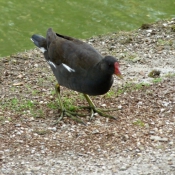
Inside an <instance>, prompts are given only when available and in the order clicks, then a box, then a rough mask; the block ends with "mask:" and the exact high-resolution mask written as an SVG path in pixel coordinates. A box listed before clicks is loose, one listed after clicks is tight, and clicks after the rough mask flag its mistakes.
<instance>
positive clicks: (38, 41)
mask: <svg viewBox="0 0 175 175" xmlns="http://www.w3.org/2000/svg"><path fill="white" fill-rule="evenodd" d="M31 40H32V41H33V42H34V44H35V45H36V46H37V47H39V49H40V50H41V51H42V52H45V51H47V42H46V38H44V37H43V36H41V35H36V34H34V35H32V37H31Z"/></svg>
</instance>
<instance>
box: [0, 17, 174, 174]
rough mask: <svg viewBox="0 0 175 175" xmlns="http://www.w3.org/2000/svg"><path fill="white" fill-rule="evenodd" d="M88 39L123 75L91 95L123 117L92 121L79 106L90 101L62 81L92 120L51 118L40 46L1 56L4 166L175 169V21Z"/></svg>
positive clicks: (20, 169)
mask: <svg viewBox="0 0 175 175" xmlns="http://www.w3.org/2000/svg"><path fill="white" fill-rule="evenodd" d="M86 42H88V43H89V44H92V45H93V46H94V47H95V48H97V49H98V50H99V51H100V52H101V53H102V54H103V55H113V56H116V57H117V58H119V61H120V63H121V72H122V73H123V75H124V78H125V80H123V81H120V80H118V79H117V78H115V82H114V85H113V87H112V88H111V90H110V91H109V92H108V93H107V94H105V95H104V96H97V97H93V98H92V99H93V101H94V103H95V104H96V105H97V106H99V107H100V106H101V107H103V108H116V109H117V111H113V112H111V115H114V116H116V117H117V118H118V119H117V120H116V121H115V120H110V119H105V118H103V117H101V116H96V117H95V118H94V120H93V121H89V120H88V119H89V111H88V110H82V109H77V108H76V107H75V105H76V106H77V105H78V106H83V105H87V104H86V102H85V100H84V99H83V97H82V96H81V94H79V93H77V92H73V91H70V90H67V89H66V88H62V89H61V92H62V98H63V100H64V102H65V105H66V106H67V107H68V108H72V109H73V110H78V111H79V112H80V113H83V114H86V117H84V118H82V119H83V121H85V122H86V123H87V126H83V125H81V124H77V123H75V122H74V121H72V120H70V119H69V118H66V117H65V118H64V120H63V121H61V122H60V123H59V124H58V125H56V126H55V125H54V126H53V123H54V122H55V121H56V118H57V117H59V110H58V104H57V101H56V95H55V92H54V84H55V82H56V81H55V78H54V77H53V75H52V72H51V71H50V69H49V67H48V65H47V63H46V62H45V60H44V58H43V56H42V54H41V53H40V52H39V51H38V50H36V49H35V50H31V51H28V52H25V53H19V54H16V55H12V56H9V57H6V58H1V59H0V65H1V66H0V106H1V107H0V166H1V168H0V174H4V175H12V174H18V175H20V174H32V175H33V174H37V175H39V174H43V175H44V174H49V175H51V174H100V175H101V174H105V175H106V174H117V175H118V174H127V175H128V174H136V175H137V174H175V21H174V20H169V21H160V22H158V23H155V24H151V25H144V26H142V29H139V30H137V31H133V32H119V33H116V34H109V35H107V36H98V37H93V38H90V39H89V40H87V41H86ZM153 70H154V71H153ZM155 70H156V71H155ZM150 73H151V74H150ZM154 74H155V75H154ZM150 76H151V77H150Z"/></svg>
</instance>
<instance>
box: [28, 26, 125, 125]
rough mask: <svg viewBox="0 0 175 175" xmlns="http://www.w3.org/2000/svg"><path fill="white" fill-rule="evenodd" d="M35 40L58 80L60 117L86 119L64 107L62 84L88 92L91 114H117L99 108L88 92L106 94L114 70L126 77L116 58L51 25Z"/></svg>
mask: <svg viewBox="0 0 175 175" xmlns="http://www.w3.org/2000/svg"><path fill="white" fill-rule="evenodd" d="M31 40H32V41H33V42H34V44H35V45H36V46H37V47H39V48H40V49H41V51H42V52H43V53H44V57H45V59H46V61H47V62H48V64H49V65H50V67H51V69H52V71H53V73H54V75H55V77H56V79H57V81H58V84H57V85H56V86H55V89H56V92H57V95H58V99H59V105H60V108H61V116H60V119H59V120H61V119H62V118H63V116H64V115H67V116H69V117H71V118H72V119H74V120H76V121H78V122H82V121H81V120H80V119H78V118H76V117H75V116H74V115H73V114H74V113H72V112H71V111H69V110H68V109H65V108H64V106H63V103H62V101H61V97H60V86H65V87H67V88H69V89H72V90H74V91H78V92H81V93H83V94H84V96H85V98H86V100H87V102H88V104H89V107H90V109H91V118H92V117H93V115H94V112H97V113H99V114H100V115H102V116H105V117H109V118H115V117H112V116H110V115H107V114H105V113H103V112H101V111H100V110H99V109H97V108H96V107H95V105H94V104H93V102H92V101H91V99H90V97H89V96H88V95H102V94H105V93H106V92H108V91H109V89H110V88H111V86H112V84H113V74H116V75H117V76H119V77H120V78H122V75H121V73H120V71H119V63H118V60H117V59H116V58H114V57H112V56H106V57H103V56H102V55H101V54H100V53H99V52H97V51H96V50H95V49H94V48H93V47H92V46H90V45H89V44H87V43H85V42H83V41H80V40H78V39H75V38H72V37H69V36H64V35H60V34H58V33H55V32H54V31H53V30H52V28H49V29H48V31H47V34H46V38H44V37H43V36H40V35H36V34H34V35H32V37H31Z"/></svg>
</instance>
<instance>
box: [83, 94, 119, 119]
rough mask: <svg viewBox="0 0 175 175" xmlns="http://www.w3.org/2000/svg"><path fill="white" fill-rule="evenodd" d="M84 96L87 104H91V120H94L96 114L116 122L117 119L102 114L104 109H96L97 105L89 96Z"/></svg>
mask: <svg viewBox="0 0 175 175" xmlns="http://www.w3.org/2000/svg"><path fill="white" fill-rule="evenodd" d="M83 95H84V97H85V98H86V100H87V102H88V104H89V107H90V109H91V116H90V119H92V118H93V116H94V112H96V113H98V114H99V115H101V116H103V117H107V118H111V119H115V120H116V117H114V116H111V115H108V114H105V113H104V112H102V111H103V110H102V109H98V108H96V107H95V105H94V103H93V102H92V100H91V99H90V97H89V96H88V95H87V94H83Z"/></svg>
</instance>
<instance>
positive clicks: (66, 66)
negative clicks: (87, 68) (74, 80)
mask: <svg viewBox="0 0 175 175" xmlns="http://www.w3.org/2000/svg"><path fill="white" fill-rule="evenodd" d="M62 65H63V66H64V68H66V69H67V70H68V71H69V72H75V70H74V69H72V68H71V67H69V66H68V65H66V64H63V63H62Z"/></svg>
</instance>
